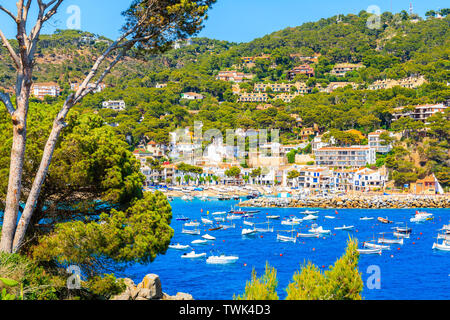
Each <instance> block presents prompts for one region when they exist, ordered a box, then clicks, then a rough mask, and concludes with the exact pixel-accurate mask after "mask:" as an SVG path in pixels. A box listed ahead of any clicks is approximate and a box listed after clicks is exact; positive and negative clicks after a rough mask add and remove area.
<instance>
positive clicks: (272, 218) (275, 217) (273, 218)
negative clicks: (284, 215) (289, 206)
mask: <svg viewBox="0 0 450 320" xmlns="http://www.w3.org/2000/svg"><path fill="white" fill-rule="evenodd" d="M266 218H267V219H271V220H278V219H280V216H276V215H272V216H267V217H266Z"/></svg>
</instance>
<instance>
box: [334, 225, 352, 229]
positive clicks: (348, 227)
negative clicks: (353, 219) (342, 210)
mask: <svg viewBox="0 0 450 320" xmlns="http://www.w3.org/2000/svg"><path fill="white" fill-rule="evenodd" d="M353 228H355V226H346V225H343V226H342V227H336V228H334V230H353Z"/></svg>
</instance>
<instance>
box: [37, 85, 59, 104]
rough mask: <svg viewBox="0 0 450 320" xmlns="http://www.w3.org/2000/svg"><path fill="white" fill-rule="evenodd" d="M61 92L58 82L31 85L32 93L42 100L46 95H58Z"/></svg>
mask: <svg viewBox="0 0 450 320" xmlns="http://www.w3.org/2000/svg"><path fill="white" fill-rule="evenodd" d="M60 92H61V88H60V87H59V85H58V84H57V83H56V82H42V83H35V84H33V85H32V86H31V94H32V95H33V96H35V97H36V98H38V99H41V100H43V99H44V97H45V96H50V97H57V96H59V94H60Z"/></svg>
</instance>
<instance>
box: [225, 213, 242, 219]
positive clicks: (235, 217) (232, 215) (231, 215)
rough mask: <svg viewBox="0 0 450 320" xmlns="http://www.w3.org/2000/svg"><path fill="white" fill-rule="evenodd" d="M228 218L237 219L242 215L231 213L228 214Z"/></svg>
mask: <svg viewBox="0 0 450 320" xmlns="http://www.w3.org/2000/svg"><path fill="white" fill-rule="evenodd" d="M227 219H228V220H237V219H242V216H240V215H236V214H229V215H227Z"/></svg>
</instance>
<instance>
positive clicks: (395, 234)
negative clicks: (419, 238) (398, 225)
mask: <svg viewBox="0 0 450 320" xmlns="http://www.w3.org/2000/svg"><path fill="white" fill-rule="evenodd" d="M409 235H410V233H403V232H395V231H394V236H395V237H397V238H405V239H409Z"/></svg>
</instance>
